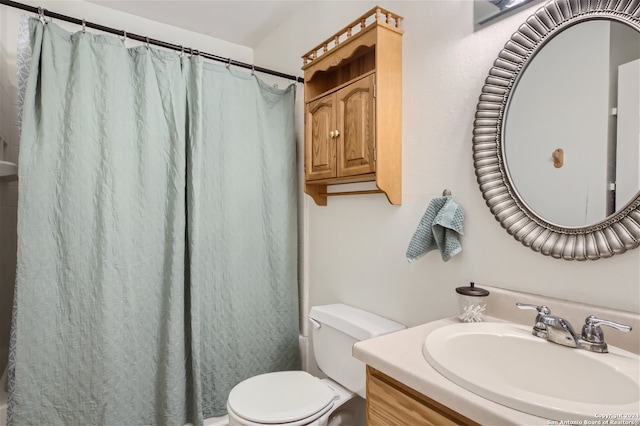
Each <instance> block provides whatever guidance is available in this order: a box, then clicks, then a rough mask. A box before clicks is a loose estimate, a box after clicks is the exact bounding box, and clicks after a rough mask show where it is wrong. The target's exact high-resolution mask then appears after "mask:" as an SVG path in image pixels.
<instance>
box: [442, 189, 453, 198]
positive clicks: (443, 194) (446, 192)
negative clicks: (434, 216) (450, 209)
mask: <svg viewBox="0 0 640 426" xmlns="http://www.w3.org/2000/svg"><path fill="white" fill-rule="evenodd" d="M442 196H443V197H449V196H451V191H449V190H448V189H446V188H445V190H444V191H442Z"/></svg>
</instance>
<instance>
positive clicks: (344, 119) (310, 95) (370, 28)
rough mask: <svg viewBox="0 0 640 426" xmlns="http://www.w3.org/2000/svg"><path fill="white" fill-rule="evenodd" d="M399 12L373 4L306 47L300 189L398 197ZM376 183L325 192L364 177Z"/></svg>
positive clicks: (315, 194) (321, 195) (319, 194)
mask: <svg viewBox="0 0 640 426" xmlns="http://www.w3.org/2000/svg"><path fill="white" fill-rule="evenodd" d="M401 21H402V17H400V16H398V15H395V14H393V13H392V12H389V11H388V10H386V9H382V8H380V7H376V8H373V9H372V10H370V11H369V12H368V13H366V14H365V15H363V16H361V17H360V18H359V19H357V20H356V21H354V22H352V23H351V24H350V25H349V26H347V27H345V28H344V29H343V30H342V31H340V32H338V33H336V34H334V35H333V36H332V37H330V38H329V39H327V40H325V42H323V43H322V44H320V45H318V46H316V47H315V48H314V49H313V50H311V51H310V52H308V53H307V54H305V55H304V56H303V57H302V58H303V62H304V65H303V67H302V69H303V70H304V76H305V86H304V87H305V132H304V134H305V147H304V163H305V192H306V193H307V194H309V195H310V196H311V197H312V198H313V199H314V201H315V202H316V204H318V205H327V196H329V195H350V194H358V193H371V192H380V193H384V194H385V195H386V196H387V199H388V200H389V202H390V203H391V204H401V202H402V170H401V168H402V150H401V144H402V34H403V31H402V30H401V29H400V28H399V27H400V22H401ZM369 181H373V182H375V183H376V187H377V189H376V190H366V191H352V192H329V193H328V192H327V186H328V185H336V184H345V183H356V182H369Z"/></svg>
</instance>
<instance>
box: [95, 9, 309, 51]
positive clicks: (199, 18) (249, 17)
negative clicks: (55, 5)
mask: <svg viewBox="0 0 640 426" xmlns="http://www.w3.org/2000/svg"><path fill="white" fill-rule="evenodd" d="M89 1H90V2H91V3H96V4H99V5H101V6H105V7H108V8H111V9H115V10H119V11H121V12H125V13H129V14H132V15H137V16H141V17H144V18H147V19H151V20H153V21H157V22H162V23H164V24H169V25H173V26H176V27H179V28H184V29H188V30H191V31H195V32H197V33H201V34H206V35H208V36H211V37H215V38H218V39H221V40H226V41H229V42H232V43H237V44H240V45H243V46H247V47H251V48H254V47H256V45H257V44H258V43H259V42H260V40H261V39H262V38H263V37H264V36H266V35H267V34H268V33H269V32H271V30H272V29H273V28H275V27H277V26H278V25H280V24H281V23H282V22H283V21H285V20H286V19H287V18H289V17H290V16H291V15H293V14H294V13H295V12H297V11H298V10H300V9H301V8H302V7H303V6H304V3H309V0H307V1H287V0H235V1H232V0H209V1H203V0H200V1H191V0H184V1H179V0H169V1H167V0H137V1H121V0H89Z"/></svg>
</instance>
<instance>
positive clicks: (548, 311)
mask: <svg viewBox="0 0 640 426" xmlns="http://www.w3.org/2000/svg"><path fill="white" fill-rule="evenodd" d="M516 306H517V307H518V308H520V309H530V310H535V311H538V314H543V315H549V314H551V309H549V308H548V307H546V306H545V305H542V306H538V305H531V304H529V303H520V302H516Z"/></svg>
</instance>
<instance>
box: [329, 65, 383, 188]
mask: <svg viewBox="0 0 640 426" xmlns="http://www.w3.org/2000/svg"><path fill="white" fill-rule="evenodd" d="M374 82H375V75H370V76H368V77H366V78H363V79H362V80H358V81H356V82H355V83H353V84H350V85H349V86H347V87H345V88H343V89H341V90H339V91H338V92H337V95H336V102H337V111H336V113H337V115H336V120H337V123H336V124H337V129H338V131H339V134H338V137H337V139H336V140H337V145H338V146H337V151H338V152H337V155H338V176H339V177H343V176H354V175H362V174H366V173H372V172H374V171H375V159H374V147H375V98H374V96H373V95H374V93H373V91H374Z"/></svg>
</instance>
